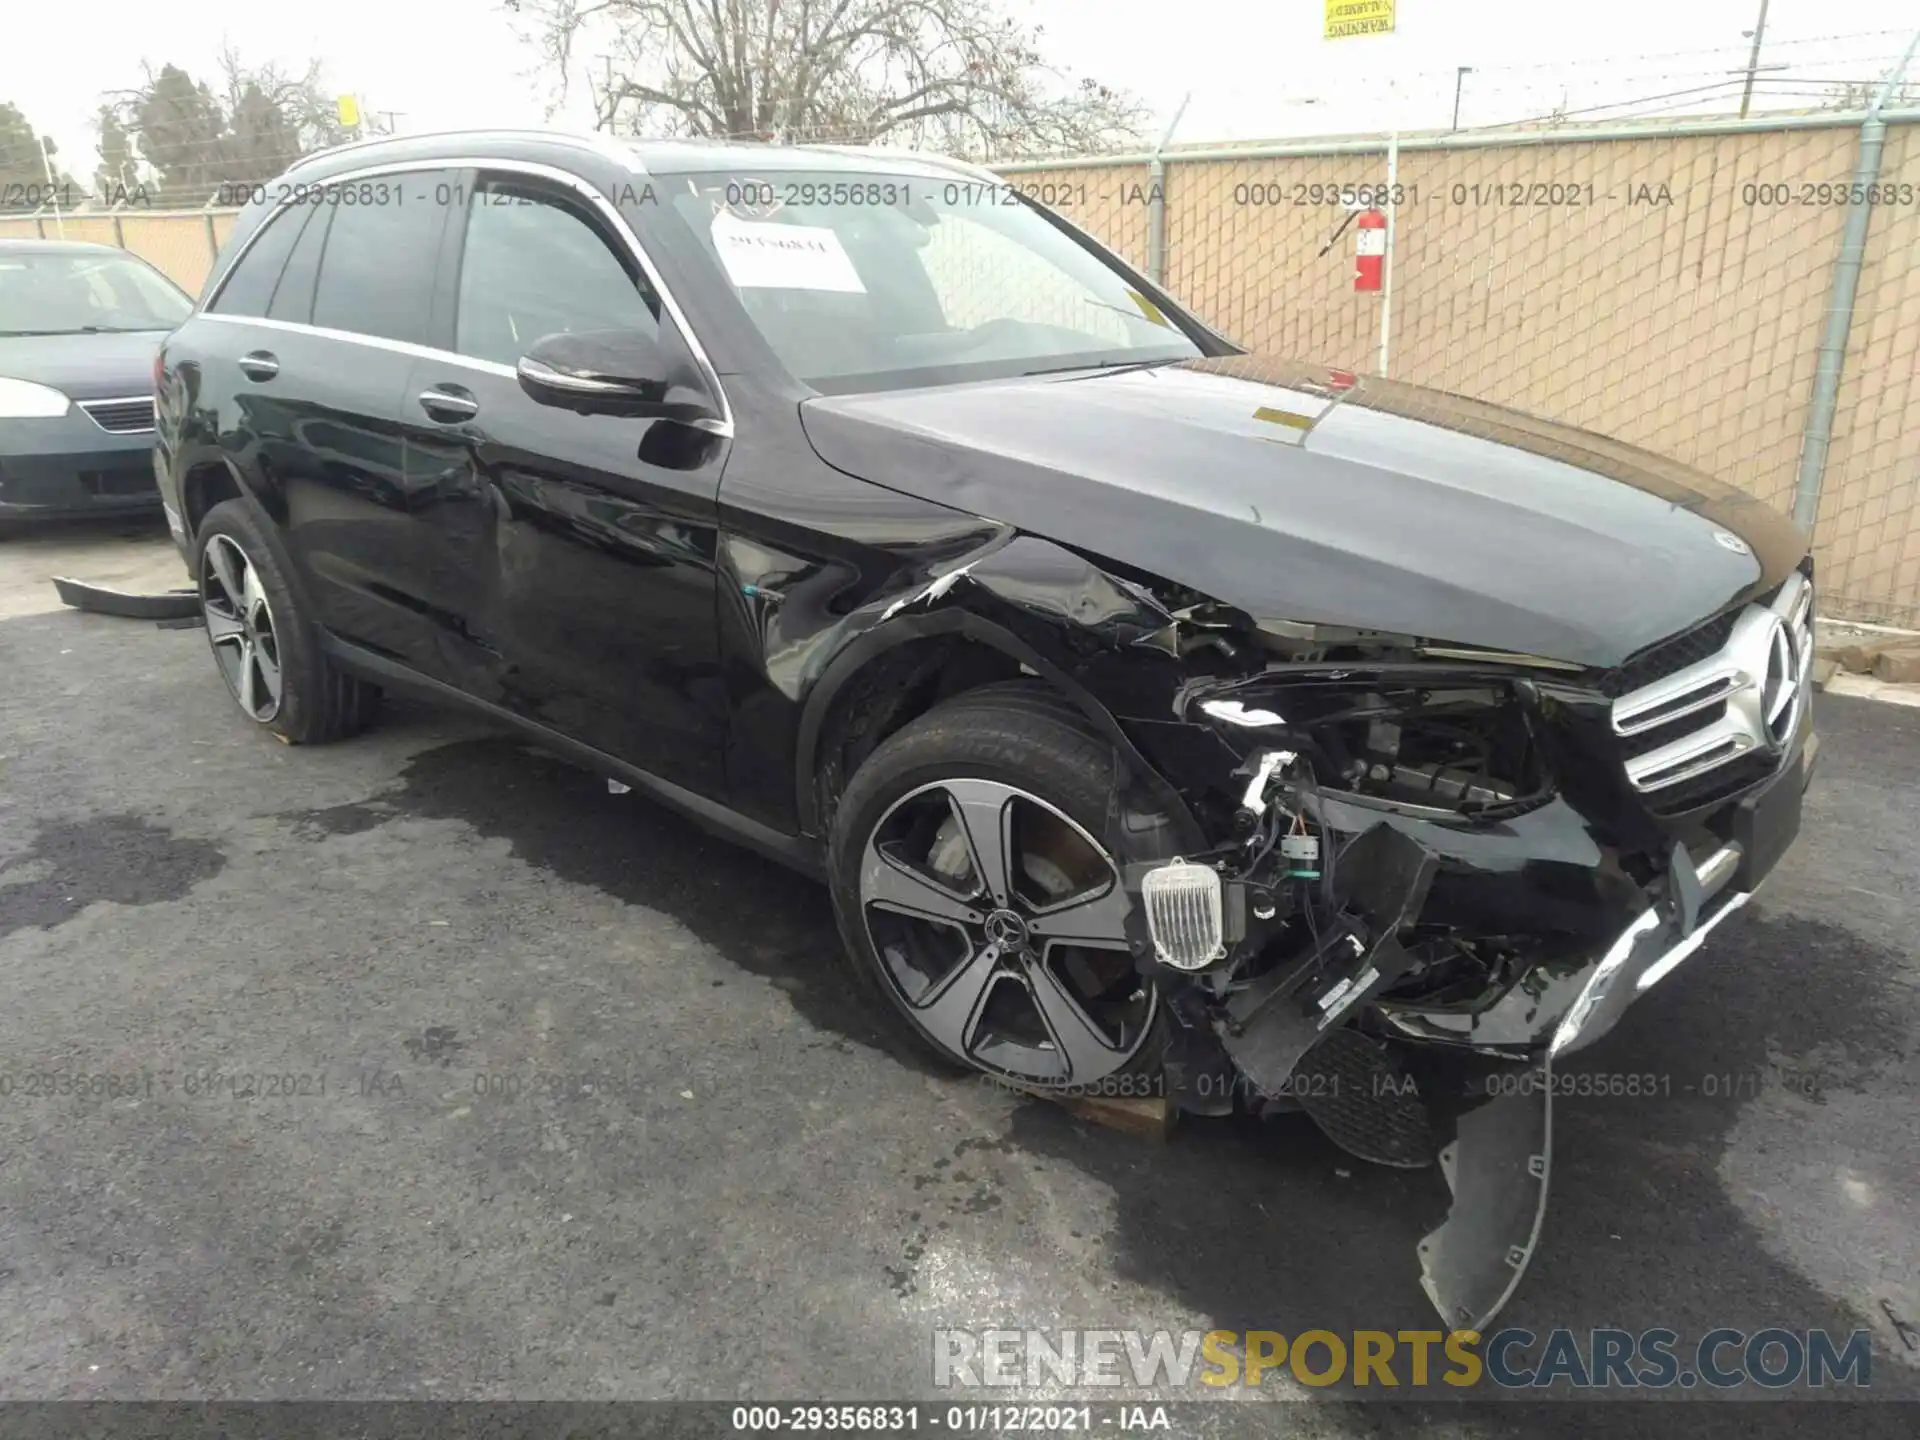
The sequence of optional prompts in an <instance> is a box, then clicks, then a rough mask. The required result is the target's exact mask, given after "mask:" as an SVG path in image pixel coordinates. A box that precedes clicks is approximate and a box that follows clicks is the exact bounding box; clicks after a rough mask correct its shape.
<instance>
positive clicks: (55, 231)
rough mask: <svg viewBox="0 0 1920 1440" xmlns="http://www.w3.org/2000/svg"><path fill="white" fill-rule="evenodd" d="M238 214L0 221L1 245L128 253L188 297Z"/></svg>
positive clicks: (41, 216)
mask: <svg viewBox="0 0 1920 1440" xmlns="http://www.w3.org/2000/svg"><path fill="white" fill-rule="evenodd" d="M239 213H240V212H239V211H238V210H225V209H223V210H214V209H206V210H146V209H127V210H124V211H115V212H112V213H108V214H101V213H99V212H96V211H82V212H79V213H77V214H61V213H58V212H55V211H50V210H46V211H41V212H39V213H36V214H32V215H0V240H9V239H12V240H35V239H39V240H85V241H88V242H90V243H92V244H95V245H118V246H120V247H121V248H123V249H126V250H131V251H132V252H133V253H134V254H136V255H138V256H139V257H140V258H141V259H143V260H145V261H146V262H147V263H148V264H149V265H151V266H153V267H154V268H155V269H156V270H158V271H160V273H161V274H163V275H165V276H166V277H167V278H168V279H170V280H172V281H173V283H174V284H176V285H178V286H179V287H180V288H181V289H183V290H185V291H186V292H187V293H188V294H189V295H197V294H199V293H200V287H201V285H202V284H204V283H205V282H206V278H207V276H208V274H209V273H211V271H212V270H213V262H214V258H215V257H216V256H217V255H218V254H219V253H220V247H221V246H222V245H223V244H225V243H226V239H227V236H228V235H230V234H231V233H232V232H233V222H234V219H235V217H236V216H238V215H239Z"/></svg>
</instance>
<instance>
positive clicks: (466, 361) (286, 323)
mask: <svg viewBox="0 0 1920 1440" xmlns="http://www.w3.org/2000/svg"><path fill="white" fill-rule="evenodd" d="M199 318H200V319H202V320H211V321H216V322H218V323H219V324H222V325H258V326H263V327H265V328H266V329H268V330H285V331H288V332H290V333H292V334H295V335H317V336H319V337H320V338H321V339H323V340H344V341H346V342H347V343H349V344H352V345H370V346H372V347H373V348H374V349H376V350H391V351H393V352H395V353H396V354H400V355H411V356H413V357H414V358H415V359H418V360H444V361H449V362H451V363H453V364H457V365H465V366H467V367H469V368H470V369H474V370H484V371H486V372H487V373H488V374H491V375H504V376H506V377H507V378H508V379H510V380H511V379H516V378H518V373H519V372H517V371H516V370H515V369H514V368H513V367H512V366H511V365H501V364H497V363H496V362H494V361H492V360H480V359H477V358H475V357H474V356H472V355H462V354H459V353H458V352H456V351H453V350H440V349H436V348H435V347H434V346H432V345H415V344H414V343H413V342H412V341H410V340H389V339H387V337H386V336H384V335H362V334H361V333H360V332H359V331H357V330H335V329H332V328H331V327H329V326H326V325H302V324H301V323H300V322H299V321H297V320H269V319H267V318H266V317H265V316H261V315H202V316H200V317H199Z"/></svg>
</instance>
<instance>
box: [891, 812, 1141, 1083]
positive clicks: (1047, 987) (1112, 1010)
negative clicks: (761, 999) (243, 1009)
mask: <svg viewBox="0 0 1920 1440" xmlns="http://www.w3.org/2000/svg"><path fill="white" fill-rule="evenodd" d="M860 907H861V914H862V921H863V923H864V924H865V925H866V927H867V935H868V938H869V939H870V940H871V941H872V942H873V947H874V950H875V952H876V953H877V954H878V955H879V957H880V961H881V969H882V971H883V973H884V975H885V977H886V980H887V982H888V983H889V984H890V985H891V986H892V987H893V989H894V991H895V993H896V995H897V996H898V997H899V999H900V1000H901V1002H902V1003H903V1004H904V1005H905V1006H906V1008H907V1010H908V1011H909V1012H910V1013H911V1014H912V1016H913V1017H914V1019H915V1020H916V1021H917V1022H918V1024H919V1026H920V1028H921V1030H923V1031H924V1032H925V1033H926V1034H927V1035H928V1036H929V1037H930V1038H931V1039H933V1040H934V1041H935V1043H937V1044H938V1045H939V1046H940V1047H941V1048H942V1049H944V1050H946V1051H947V1052H948V1053H949V1054H951V1055H952V1056H954V1058H956V1059H959V1060H963V1061H965V1062H966V1063H968V1064H970V1065H973V1066H975V1067H977V1068H979V1069H981V1070H985V1071H988V1072H990V1073H993V1074H997V1075H1000V1076H1003V1077H1005V1078H1007V1079H1009V1080H1011V1081H1013V1082H1015V1083H1017V1084H1021V1085H1028V1086H1034V1087H1042V1088H1046V1087H1058V1086H1075V1087H1078V1086H1084V1085H1087V1084H1090V1083H1092V1082H1095V1081H1098V1080H1100V1079H1102V1078H1104V1077H1106V1076H1109V1075H1112V1074H1114V1073H1115V1072H1116V1071H1119V1070H1121V1069H1122V1068H1124V1067H1125V1066H1126V1065H1127V1064H1128V1062H1130V1061H1131V1060H1132V1059H1133V1058H1134V1057H1135V1056H1136V1055H1137V1054H1138V1053H1139V1051H1140V1048H1141V1046H1142V1045H1143V1044H1144V1043H1145V1041H1146V1038H1147V1036H1148V1034H1149V1033H1150V1032H1151V1031H1152V1028H1153V1020H1154V1011H1155V1006H1156V1003H1157V997H1156V996H1155V994H1154V989H1153V987H1152V985H1150V984H1148V983H1146V981H1144V980H1143V979H1142V977H1141V976H1140V975H1139V973H1138V972H1137V970H1136V968H1135V965H1134V960H1133V955H1132V952H1131V951H1130V950H1129V949H1128V946H1127V940H1126V930H1125V921H1126V916H1127V911H1128V907H1129V901H1128V899H1127V892H1126V889H1125V887H1124V886H1123V885H1122V884H1121V881H1120V872H1119V869H1118V867H1117V866H1116V865H1115V864H1114V862H1113V859H1112V857H1111V856H1109V855H1108V854H1107V852H1106V850H1105V849H1104V848H1103V847H1102V846H1101V844H1100V843H1099V842H1098V841H1097V840H1095V839H1094V838H1093V836H1091V835H1090V834H1088V833H1087V831H1086V830H1085V829H1083V828H1082V827H1081V826H1080V825H1078V824H1076V823H1075V822H1074V821H1073V820H1072V819H1070V818H1069V817H1068V816H1067V815H1065V814H1064V813H1062V812H1061V811H1060V810H1059V809H1058V808H1056V807H1055V806H1053V805H1050V804H1048V803H1047V802H1046V801H1044V800H1042V799H1040V798H1039V797H1038V796H1035V795H1031V794H1029V793H1027V792H1026V791H1024V790H1020V789H1017V788H1015V787H1013V786H1011V785H1003V784H1001V783H999V782H997V781H991V780H978V779H953V780H942V781H939V782H936V783H935V784H932V785H928V786H923V787H922V788H920V789H918V790H915V791H913V792H912V793H911V794H909V795H907V796H905V797H903V798H902V799H901V800H899V801H897V802H896V803H895V804H894V805H893V807H892V808H891V809H889V810H888V811H887V813H886V814H885V815H884V816H883V817H882V818H881V820H880V823H879V824H878V825H876V826H875V827H874V830H873V833H872V835H871V836H870V837H869V838H868V841H867V846H866V850H865V852H864V854H863V856H862V862H861V868H860Z"/></svg>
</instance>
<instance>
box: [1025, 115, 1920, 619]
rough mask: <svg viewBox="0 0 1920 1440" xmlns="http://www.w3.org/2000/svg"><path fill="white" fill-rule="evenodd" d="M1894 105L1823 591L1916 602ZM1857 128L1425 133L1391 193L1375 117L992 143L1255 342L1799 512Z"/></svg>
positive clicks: (1896, 605) (1849, 346)
mask: <svg viewBox="0 0 1920 1440" xmlns="http://www.w3.org/2000/svg"><path fill="white" fill-rule="evenodd" d="M1888 119H1889V120H1891V121H1893V122H1894V123H1892V124H1890V125H1889V127H1888V132H1887V138H1886V147H1885V154H1884V161H1883V165H1882V168H1881V171H1880V174H1879V177H1878V181H1877V185H1876V190H1875V193H1873V194H1872V195H1870V196H1869V197H1867V198H1868V200H1869V202H1870V216H1869V225H1868V230H1867V238H1866V245H1865V250H1864V253H1863V256H1862V266H1861V273H1860V282H1859V288H1858V297H1857V301H1856V304H1855V307H1854V311H1853V317H1852V323H1851V326H1850V328H1849V329H1848V331H1847V336H1846V348H1845V356H1844V363H1843V368H1842V371H1841V380H1840V388H1839V394H1838V404H1837V406H1836V407H1835V410H1834V419H1833V429H1832V444H1831V447H1830V449H1829V451H1828V453H1827V456H1826V461H1825V465H1824V473H1823V474H1822V475H1820V477H1819V478H1820V492H1819V509H1818V516H1817V522H1816V527H1815V541H1816V552H1817V558H1818V562H1819V565H1820V575H1821V585H1822V592H1823V604H1822V610H1823V611H1824V612H1825V613H1827V614H1829V615H1832V616H1836V617H1843V618H1849V619H1855V620H1866V621H1877V622H1883V623H1891V624H1896V625H1903V626H1920V378H1916V375H1917V372H1920V123H1916V122H1920V116H1915V115H1913V114H1911V113H1908V112H1901V113H1899V114H1897V115H1890V116H1889V117H1888ZM1859 126H1860V120H1859V117H1858V116H1854V117H1851V118H1848V117H1841V116H1836V117H1833V118H1832V119H1825V118H1824V117H1823V118H1820V119H1817V120H1811V119H1801V120H1796V121H1793V122H1789V123H1786V124H1777V125H1775V126H1773V127H1771V128H1760V127H1758V126H1748V127H1737V126H1729V125H1726V124H1724V123H1721V124H1697V123H1696V124H1694V125H1692V126H1688V125H1685V124H1671V125H1667V126H1664V127H1656V126H1643V127H1637V128H1638V130H1640V131H1641V132H1643V133H1637V134H1636V133H1628V134H1625V135H1623V134H1622V131H1623V129H1624V130H1627V131H1629V132H1631V131H1632V130H1634V129H1635V128H1636V127H1614V128H1613V129H1612V130H1610V131H1609V132H1607V133H1608V134H1609V135H1611V136H1613V137H1616V138H1594V137H1588V136H1583V135H1582V134H1581V132H1580V131H1578V130H1577V129H1568V130H1565V131H1561V132H1557V133H1554V134H1551V135H1549V136H1545V137H1535V138H1532V139H1527V140H1516V139H1508V140H1504V141H1502V140H1499V139H1498V138H1497V137H1493V136H1475V137H1472V138H1471V140H1467V141H1463V140H1462V139H1461V138H1460V137H1449V136H1425V137H1422V136H1415V137H1408V138H1407V139H1405V140H1403V141H1402V142H1401V143H1400V145H1399V146H1398V147H1397V151H1398V153H1397V156H1396V162H1397V163H1396V165H1395V169H1396V175H1395V180H1396V183H1397V188H1396V190H1394V191H1393V192H1391V194H1388V193H1386V191H1385V182H1386V170H1387V156H1386V145H1385V141H1384V139H1383V138H1380V137H1370V138H1368V139H1364V140H1355V141H1346V142H1341V143H1337V144H1328V145H1321V146H1313V145H1305V144H1303V145H1297V146H1286V147H1278V146H1276V147H1271V148H1270V149H1261V150H1251V151H1237V152H1236V151H1234V150H1212V151H1204V152H1195V151H1190V150H1189V151H1181V150H1169V151H1167V152H1166V153H1165V155H1164V156H1163V157H1162V158H1161V161H1160V163H1159V164H1158V165H1154V164H1152V163H1151V162H1141V161H1129V162H1124V163H1114V162H1113V161H1111V160H1099V161H1096V160H1091V159H1089V160H1087V161H1084V162H1081V161H1074V162H1066V163H1063V164H1039V163H1036V164H1020V165H1008V166H1003V167H1001V168H1002V169H1003V171H1005V172H1006V173H1007V174H1008V178H1009V180H1010V181H1012V182H1013V183H1015V184H1017V185H1018V186H1019V187H1020V188H1021V189H1022V190H1025V191H1027V192H1029V193H1031V194H1033V195H1034V196H1035V198H1037V199H1039V200H1041V201H1043V202H1045V203H1050V204H1053V205H1054V206H1055V207H1056V208H1058V209H1060V210H1061V211H1062V213H1064V214H1066V215H1068V216H1070V217H1072V218H1073V219H1074V220H1076V221H1077V222H1078V223H1080V224H1082V225H1083V226H1085V227H1086V228H1087V229H1089V230H1090V231H1092V232H1093V233H1094V234H1096V235H1098V236H1100V237H1101V238H1102V239H1103V240H1105V241H1106V242H1107V243H1108V244H1109V245H1111V246H1113V248H1115V249H1116V250H1118V251H1119V252H1120V253H1122V254H1123V255H1125V256H1126V257H1127V258H1128V259H1129V260H1131V261H1132V262H1133V263H1134V264H1136V265H1140V266H1142V267H1145V268H1149V269H1151V268H1153V262H1154V255H1153V252H1154V251H1155V249H1156V248H1159V249H1161V250H1162V251H1163V258H1162V260H1161V268H1162V269H1163V272H1164V280H1165V283H1166V284H1167V286H1168V288H1169V289H1171V290H1172V291H1173V292H1174V293H1175V294H1176V295H1179V296H1180V297H1182V298H1183V299H1184V300H1185V301H1186V302H1187V303H1188V304H1190V305H1191V306H1192V307H1193V308H1194V309H1195V310H1196V311H1198V312H1199V313H1200V314H1201V315H1202V316H1204V317H1205V318H1206V319H1207V320H1208V321H1210V322H1211V323H1213V324H1214V325H1216V326H1218V327H1219V328H1220V329H1221V330H1223V331H1224V332H1225V333H1227V334H1228V335H1229V336H1231V337H1232V338H1234V339H1235V340H1236V341H1238V342H1239V343H1241V344H1243V345H1246V346H1248V347H1249V348H1251V349H1253V350H1256V351H1260V352H1266V353H1271V354H1277V355H1284V356H1287V357H1290V358H1295V359H1302V360H1308V361H1313V362H1324V363H1326V364H1329V365H1334V366H1339V367H1342V368H1347V369H1354V370H1360V371H1368V372H1376V373H1377V372H1379V371H1381V370H1382V369H1384V370H1385V371H1386V373H1388V374H1390V375H1392V376H1393V377H1394V378H1395V379H1401V380H1409V381H1414V382H1417V383H1421V384H1427V385H1434V386H1438V387H1440V388H1443V389H1447V390H1452V391H1455V392H1459V393H1462V394H1466V395H1471V396H1473V397H1475V398H1477V399H1482V400H1488V401H1492V402H1496V403H1500V404H1506V405H1512V406H1515V407H1517V408H1520V409H1522V410H1527V411H1531V412H1533V413H1535V414H1538V415H1541V416H1545V417H1547V418H1550V419H1555V420H1562V421H1566V422H1569V423H1571V424H1574V425H1578V426H1582V427H1584V428H1587V429H1590V430H1595V431H1600V432H1603V433H1605V434H1608V435H1611V436H1615V437H1617V438H1619V439H1622V440H1626V441H1629V442H1632V443H1635V444H1638V445H1642V446H1645V447H1647V448H1649V449H1652V450H1656V451H1659V452H1662V453H1664V454H1666V455H1669V456H1671V457H1673V458H1675V459H1678V460H1681V461H1683V462H1685V463H1687V464H1690V465H1693V466H1695V467H1697V468H1698V469H1700V470H1703V471H1705V472H1707V473H1709V474H1711V475H1714V476H1717V477H1719V478H1722V479H1725V480H1729V481H1731V482H1733V483H1734V484H1736V485H1739V486H1740V487H1742V488H1743V489H1745V490H1747V491H1748V492H1750V493H1751V494H1753V495H1756V496H1758V497H1759V498H1760V499H1762V500H1764V501H1766V502H1767V503H1768V504H1770V505H1773V506H1774V507H1775V508H1777V509H1779V510H1781V511H1783V512H1786V511H1791V509H1792V508H1793V501H1794V492H1795V486H1796V478H1797V476H1798V474H1799V472H1800V469H1801V457H1802V451H1803V447H1804V445H1805V437H1806V432H1807V429H1808V426H1809V422H1810V419H1811V414H1812V410H1813V405H1812V401H1813V396H1814V380H1815V372H1816V365H1817V360H1818V354H1819V349H1820V345H1821V341H1822V336H1823V328H1824V326H1825V324H1826V321H1827V314H1828V309H1829V304H1830V295H1831V285H1832V278H1833V273H1834V267H1835V261H1836V259H1837V258H1838V256H1839V253H1840V248H1841V240H1842V230H1843V226H1844V223H1845V217H1846V213H1847V209H1848V204H1849V201H1850V199H1851V198H1853V197H1852V196H1851V194H1850V186H1849V177H1850V174H1851V172H1852V170H1853V166H1854V162H1855V155H1856V148H1857V145H1858V140H1859ZM1156 195H1157V196H1158V199H1157V200H1156ZM1388 199H1392V200H1394V202H1395V203H1394V204H1393V205H1392V207H1391V208H1392V212H1393V253H1392V256H1391V262H1390V274H1389V279H1388V281H1387V286H1388V288H1387V290H1384V291H1382V292H1380V293H1365V292H1356V290H1355V288H1354V272H1355V260H1354V254H1355V228H1356V227H1355V226H1354V225H1353V220H1354V211H1355V210H1356V209H1364V208H1366V206H1367V205H1368V203H1369V202H1378V203H1380V204H1381V205H1382V208H1385V202H1386V201H1387V200H1388ZM1157 209H1158V210H1160V211H1161V212H1162V213H1161V215H1160V216H1156V214H1155V211H1156V210H1157ZM1156 225H1159V226H1161V227H1163V234H1164V242H1163V244H1162V245H1161V246H1159V247H1156V245H1155V243H1154V239H1153V234H1154V230H1155V227H1156ZM1343 227H1345V228H1344V229H1343ZM1383 310H1384V311H1385V312H1387V316H1386V318H1387V321H1388V323H1387V325H1386V326H1385V329H1386V331H1387V334H1386V336H1385V343H1384V344H1383V337H1382V330H1383V324H1382V316H1383Z"/></svg>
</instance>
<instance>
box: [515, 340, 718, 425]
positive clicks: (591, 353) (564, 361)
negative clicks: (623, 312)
mask: <svg viewBox="0 0 1920 1440" xmlns="http://www.w3.org/2000/svg"><path fill="white" fill-rule="evenodd" d="M677 368H678V367H676V366H675V364H674V363H673V361H672V360H671V359H669V358H668V356H667V354H666V352H665V351H664V350H663V349H662V347H661V345H660V342H659V340H658V339H657V338H656V337H654V336H652V335H648V334H646V333H645V332H643V331H640V330H632V329H627V330H587V331H581V332H579V333H577V334H567V333H562V334H557V335H547V336H544V337H543V338H541V339H539V340H536V341H534V343H533V344H532V345H530V346H529V347H528V348H527V352H526V354H524V355H522V356H521V357H520V364H519V366H518V367H517V373H518V374H519V377H520V388H521V389H522V390H524V391H526V392H527V394H529V395H531V396H532V397H533V398H534V399H535V400H537V401H539V402H540V403H541V404H542V405H554V406H558V407H559V408H560V409H563V410H574V411H578V412H579V413H580V414H582V415H626V416H632V417H636V418H653V419H665V420H683V421H692V420H700V419H707V418H710V417H711V416H712V415H713V409H712V407H711V405H710V404H709V403H708V402H707V399H706V396H705V394H704V392H702V391H700V390H699V389H697V388H694V387H692V386H690V385H686V384H683V383H679V381H678V380H677V377H676V376H675V374H674V371H675V370H676V369H677Z"/></svg>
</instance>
